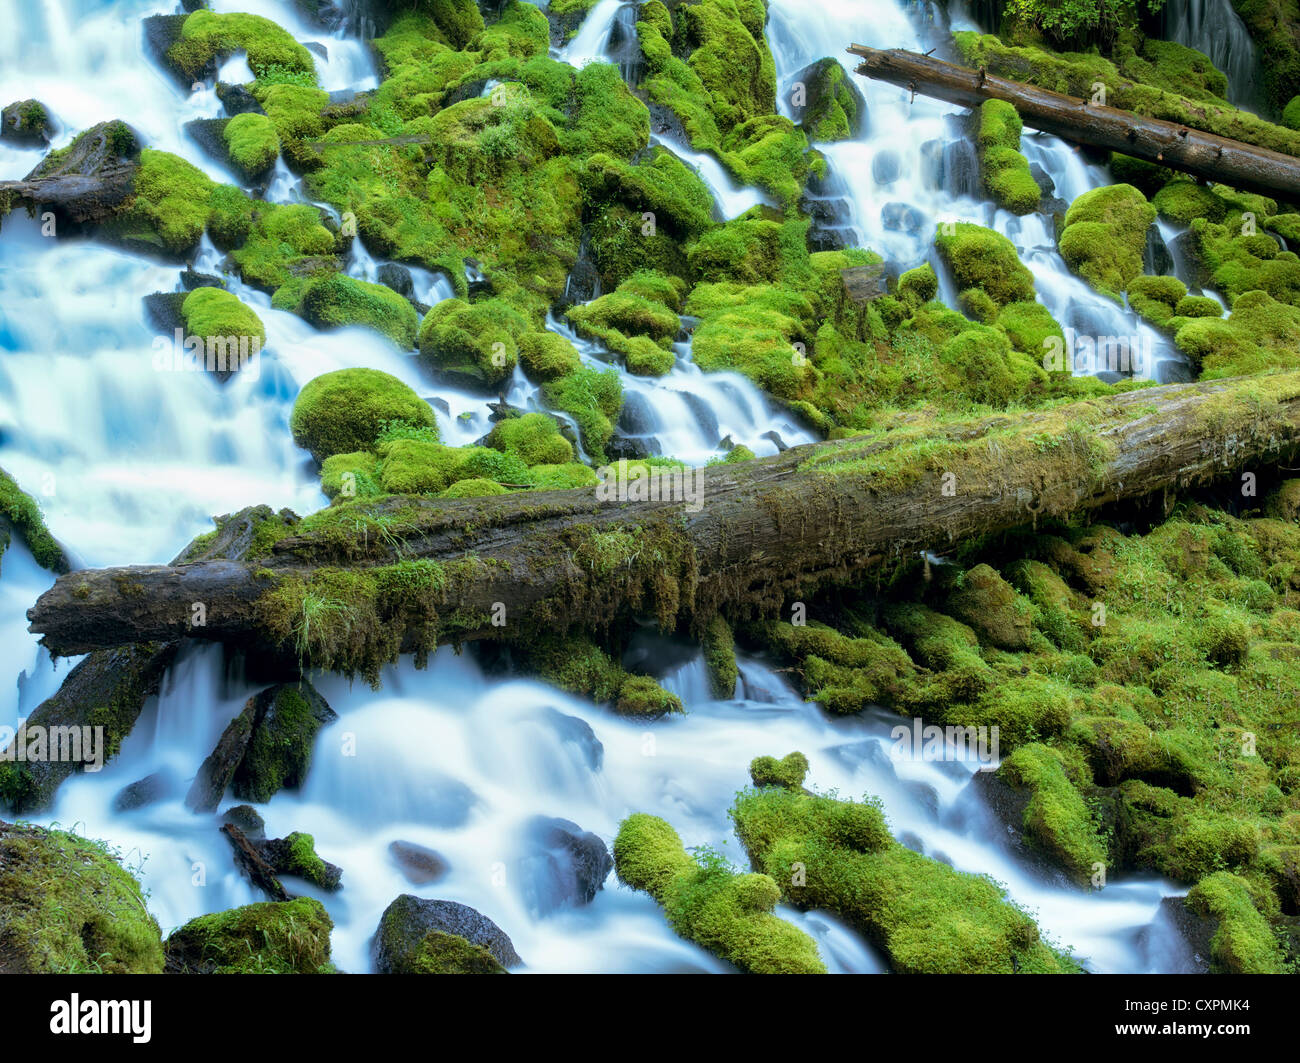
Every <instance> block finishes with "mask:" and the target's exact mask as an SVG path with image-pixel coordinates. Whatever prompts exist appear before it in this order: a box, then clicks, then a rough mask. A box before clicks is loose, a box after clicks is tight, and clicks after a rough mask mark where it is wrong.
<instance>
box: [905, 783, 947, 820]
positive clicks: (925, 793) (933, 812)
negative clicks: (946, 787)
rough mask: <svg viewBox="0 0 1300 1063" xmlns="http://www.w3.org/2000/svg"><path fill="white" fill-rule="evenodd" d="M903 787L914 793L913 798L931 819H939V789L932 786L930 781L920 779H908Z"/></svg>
mask: <svg viewBox="0 0 1300 1063" xmlns="http://www.w3.org/2000/svg"><path fill="white" fill-rule="evenodd" d="M903 789H904V790H906V791H907V792H908V793H909V794H911V795H912V798H913V800H915V801H916V803H917V804H918V805H919V806H920V807H921V808H923V809H925V814H926V815H927V816H929V817H930V818H931V819H937V818H938V816H939V791H938V790H936V789H935V788H934V787H933V786H931V785H930V784H929V783H928V782H921V781H920V780H919V779H910V780H906V781H904V783H903Z"/></svg>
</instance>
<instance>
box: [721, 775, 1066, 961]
mask: <svg viewBox="0 0 1300 1063" xmlns="http://www.w3.org/2000/svg"><path fill="white" fill-rule="evenodd" d="M731 817H732V820H733V821H734V823H735V825H736V833H737V835H739V837H740V840H741V843H742V844H743V845H744V846H745V849H746V851H747V852H748V853H749V856H750V860H751V861H752V862H753V865H754V867H755V868H757V869H758V870H760V871H763V872H765V873H766V874H768V875H770V876H771V877H772V880H773V881H774V882H776V883H777V884H779V885H780V887H781V893H782V895H783V896H784V897H785V898H786V899H787V900H788V901H789V902H790V903H792V904H794V905H797V906H798V907H800V908H815V909H819V910H822V911H829V912H833V913H835V914H836V915H838V916H840V917H841V918H843V919H846V920H847V921H848V922H850V923H851V924H853V926H854V927H856V928H857V929H858V930H859V931H860V932H862V933H863V934H865V935H866V936H867V937H869V938H870V939H871V940H872V941H873V942H875V943H876V944H877V945H879V946H880V947H881V948H882V949H884V951H885V953H886V954H887V955H888V957H889V960H890V963H891V965H892V966H893V968H894V969H895V970H896V971H899V972H901V973H932V974H958V973H985V974H991V973H1007V974H1010V973H1012V972H1016V971H1020V972H1026V973H1029V972H1034V973H1047V972H1068V971H1072V970H1076V969H1077V968H1075V966H1074V965H1073V964H1072V963H1071V962H1070V961H1069V960H1067V959H1066V958H1064V957H1063V956H1061V955H1059V954H1058V953H1056V952H1055V951H1054V950H1053V949H1051V948H1050V947H1049V946H1048V945H1046V944H1044V943H1043V941H1042V940H1041V939H1040V937H1039V933H1038V928H1037V927H1036V926H1035V925H1034V922H1033V920H1032V919H1030V918H1029V916H1027V915H1026V914H1025V913H1024V912H1022V911H1020V910H1019V909H1018V908H1016V907H1015V906H1014V905H1012V904H1010V903H1008V902H1007V901H1006V900H1005V899H1004V894H1003V891H1002V889H1000V888H999V887H998V886H996V885H995V884H994V883H993V882H991V881H990V880H989V879H987V878H982V877H978V876H974V875H966V874H962V873H960V872H957V871H954V870H953V869H952V868H951V867H948V866H947V865H946V864H941V863H939V862H937V861H934V860H929V859H927V858H926V857H924V856H921V855H920V854H918V853H914V852H912V851H911V850H910V849H906V848H904V847H903V846H901V845H899V844H898V843H897V842H895V841H894V840H893V839H892V838H891V837H890V836H889V831H888V829H887V828H886V826H885V821H884V817H883V816H882V815H881V813H880V809H879V805H878V803H876V802H874V801H872V802H866V803H861V804H857V803H854V802H851V801H837V800H833V799H831V798H829V797H820V796H815V795H810V794H805V793H803V792H802V791H800V790H798V789H794V788H787V787H784V786H768V787H765V788H763V789H760V790H745V791H743V792H741V793H740V794H739V795H738V796H737V798H736V803H735V805H734V806H733V807H732V810H731Z"/></svg>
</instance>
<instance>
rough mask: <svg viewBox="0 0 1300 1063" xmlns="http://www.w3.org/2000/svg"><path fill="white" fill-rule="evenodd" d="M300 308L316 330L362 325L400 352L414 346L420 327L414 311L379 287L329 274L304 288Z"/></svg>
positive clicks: (384, 288)
mask: <svg viewBox="0 0 1300 1063" xmlns="http://www.w3.org/2000/svg"><path fill="white" fill-rule="evenodd" d="M300 306H301V313H302V316H303V317H305V318H306V319H307V320H308V321H310V322H311V323H312V324H313V325H315V326H316V327H317V328H322V329H329V328H343V327H346V326H351V325H362V326H365V327H366V328H371V329H374V330H375V331H376V332H380V333H382V334H383V335H385V336H387V337H388V338H389V339H390V340H392V341H393V342H394V343H396V344H397V345H398V346H399V347H401V348H404V349H410V348H412V347H414V346H415V334H416V329H417V328H418V327H419V317H418V316H417V315H416V313H415V308H414V307H413V306H411V304H410V303H409V302H407V300H406V299H404V298H403V297H402V296H400V295H398V294H397V293H396V292H395V291H393V290H392V289H391V288H387V287H385V286H384V285H382V284H371V283H370V282H369V281H363V280H358V279H357V278H355V277H349V276H347V275H346V274H343V273H331V274H328V275H326V276H322V277H319V278H317V279H315V280H313V281H311V282H310V283H309V284H308V285H307V286H306V287H305V288H304V290H303V292H302V298H301V303H300Z"/></svg>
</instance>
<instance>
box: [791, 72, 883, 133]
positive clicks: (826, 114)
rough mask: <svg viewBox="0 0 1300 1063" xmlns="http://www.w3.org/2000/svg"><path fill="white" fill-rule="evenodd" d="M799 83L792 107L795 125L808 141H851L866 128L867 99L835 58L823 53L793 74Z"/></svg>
mask: <svg viewBox="0 0 1300 1063" xmlns="http://www.w3.org/2000/svg"><path fill="white" fill-rule="evenodd" d="M793 83H794V85H795V86H796V91H798V89H797V87H799V86H802V89H803V92H802V98H803V103H802V106H799V105H796V106H795V113H796V114H797V115H798V117H799V126H800V128H801V129H802V130H803V131H804V133H805V134H806V135H807V137H808V139H809V140H811V141H819V140H820V141H834V140H853V139H854V138H856V137H857V136H858V135H859V134H860V133H861V132H862V130H863V129H864V128H865V127H866V121H867V101H866V99H865V97H864V96H863V95H862V92H861V91H860V90H859V89H858V87H857V85H855V84H854V83H853V79H852V78H850V77H849V75H848V72H847V71H846V70H845V69H844V67H843V66H842V65H841V64H840V61H839V60H838V59H833V58H831V57H830V56H827V57H826V58H824V59H818V60H817V62H815V63H810V64H809V65H808V66H806V67H804V68H803V69H802V70H800V71H799V72H798V73H797V74H795V76H794V82H793Z"/></svg>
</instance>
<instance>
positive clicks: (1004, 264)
mask: <svg viewBox="0 0 1300 1063" xmlns="http://www.w3.org/2000/svg"><path fill="white" fill-rule="evenodd" d="M934 243H935V247H937V248H938V249H939V254H940V255H942V256H943V259H944V261H945V262H946V263H947V264H948V268H949V269H951V270H952V274H953V280H954V282H955V283H956V285H957V288H958V290H959V291H964V290H966V289H968V288H978V289H980V290H981V291H983V292H984V293H985V294H986V295H988V297H989V298H990V299H992V300H993V302H994V303H996V304H997V305H998V306H1005V305H1006V304H1007V303H1016V302H1032V301H1033V299H1034V278H1033V274H1031V273H1030V272H1029V270H1027V269H1026V268H1025V267H1024V266H1022V265H1021V264H1020V259H1019V258H1018V257H1017V255H1016V249H1015V247H1014V246H1013V245H1012V243H1011V241H1010V240H1008V239H1007V238H1006V237H1005V236H1003V235H1002V234H1001V233H997V232H994V231H993V230H992V229H984V228H981V227H980V226H978V225H970V224H967V223H966V222H960V223H958V224H957V225H955V226H953V232H951V233H945V232H942V231H941V232H940V233H939V235H938V236H936V237H935V241H934Z"/></svg>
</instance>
